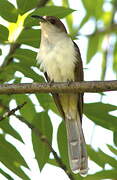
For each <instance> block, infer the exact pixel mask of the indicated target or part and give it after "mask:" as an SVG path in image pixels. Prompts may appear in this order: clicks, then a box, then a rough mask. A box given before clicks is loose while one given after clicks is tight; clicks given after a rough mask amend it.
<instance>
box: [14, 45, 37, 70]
mask: <svg viewBox="0 0 117 180" xmlns="http://www.w3.org/2000/svg"><path fill="white" fill-rule="evenodd" d="M36 55H37V53H36V52H34V51H31V50H29V49H21V48H19V49H17V50H16V51H15V53H14V54H13V57H14V58H16V59H19V60H20V64H21V65H22V66H29V67H31V66H35V65H36Z"/></svg>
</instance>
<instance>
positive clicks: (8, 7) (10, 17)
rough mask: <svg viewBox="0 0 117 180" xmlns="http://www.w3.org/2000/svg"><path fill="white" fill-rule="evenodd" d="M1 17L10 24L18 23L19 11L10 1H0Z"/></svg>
mask: <svg viewBox="0 0 117 180" xmlns="http://www.w3.org/2000/svg"><path fill="white" fill-rule="evenodd" d="M0 16H2V17H3V18H4V19H5V20H7V21H9V22H16V20H17V17H18V11H17V9H16V8H15V6H13V4H11V3H10V2H9V1H7V0H0Z"/></svg>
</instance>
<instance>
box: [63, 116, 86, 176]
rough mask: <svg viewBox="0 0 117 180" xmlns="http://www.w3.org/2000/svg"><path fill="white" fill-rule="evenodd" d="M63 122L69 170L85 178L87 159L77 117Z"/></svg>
mask: <svg viewBox="0 0 117 180" xmlns="http://www.w3.org/2000/svg"><path fill="white" fill-rule="evenodd" d="M65 122H66V129H67V140H68V154H69V162H70V167H71V170H72V171H73V172H74V173H78V172H79V173H80V175H82V176H85V175H87V172H88V157H87V151H86V143H85V139H84V135H83V130H82V126H81V122H80V118H79V115H77V119H69V118H66V119H65Z"/></svg>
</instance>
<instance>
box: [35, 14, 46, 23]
mask: <svg viewBox="0 0 117 180" xmlns="http://www.w3.org/2000/svg"><path fill="white" fill-rule="evenodd" d="M31 17H32V18H35V19H39V20H40V21H41V22H45V21H46V19H45V18H44V17H43V16H38V15H32V16H31Z"/></svg>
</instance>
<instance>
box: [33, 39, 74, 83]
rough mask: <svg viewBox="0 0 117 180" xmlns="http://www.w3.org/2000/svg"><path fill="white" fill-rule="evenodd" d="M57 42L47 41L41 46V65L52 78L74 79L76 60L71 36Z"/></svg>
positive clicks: (38, 58) (56, 79)
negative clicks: (50, 42)
mask: <svg viewBox="0 0 117 180" xmlns="http://www.w3.org/2000/svg"><path fill="white" fill-rule="evenodd" d="M59 39H60V38H59ZM56 42H57V43H56V44H54V45H52V44H49V43H47V44H46V45H45V44H44V46H43V45H42V46H41V48H40V52H39V53H38V55H37V60H38V62H39V63H40V67H41V68H42V69H43V71H45V72H47V74H48V76H49V78H50V80H54V81H56V82H65V81H67V80H74V68H75V61H76V58H75V50H74V44H73V42H72V40H71V39H70V38H69V37H66V38H61V40H59V41H56Z"/></svg>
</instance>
